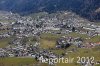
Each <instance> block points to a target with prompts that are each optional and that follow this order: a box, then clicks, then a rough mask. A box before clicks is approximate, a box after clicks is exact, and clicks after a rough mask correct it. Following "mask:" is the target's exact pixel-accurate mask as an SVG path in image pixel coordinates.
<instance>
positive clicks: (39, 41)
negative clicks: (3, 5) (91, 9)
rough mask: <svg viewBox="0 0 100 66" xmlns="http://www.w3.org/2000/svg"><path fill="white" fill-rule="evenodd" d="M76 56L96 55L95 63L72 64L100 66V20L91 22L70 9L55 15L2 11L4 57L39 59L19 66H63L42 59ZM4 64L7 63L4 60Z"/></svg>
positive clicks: (0, 47)
mask: <svg viewBox="0 0 100 66" xmlns="http://www.w3.org/2000/svg"><path fill="white" fill-rule="evenodd" d="M78 54H79V55H78ZM73 55H74V56H75V57H77V56H84V57H85V56H89V57H91V56H94V57H96V58H95V61H93V62H94V63H87V62H85V63H82V62H81V63H79V64H78V63H77V62H74V63H73V64H74V65H72V66H99V64H100V58H99V57H100V23H94V22H90V21H88V20H87V19H84V18H81V17H79V16H78V15H76V14H74V13H71V12H68V11H61V12H57V13H53V14H48V13H46V12H41V13H36V14H33V15H29V16H20V15H18V14H13V13H12V12H10V13H9V12H2V11H1V12H0V58H1V60H4V58H32V59H34V60H35V62H36V63H34V65H29V64H28V63H27V64H26V65H21V64H20V65H19V66H48V65H49V66H61V64H58V63H54V62H52V63H48V64H47V65H41V63H40V62H41V59H40V58H42V59H49V58H61V57H69V56H71V57H74V56H73ZM0 66H6V65H5V64H4V63H3V62H0ZM10 66H15V65H10ZM16 66H18V65H16ZM63 66H66V65H63ZM70 66H71V65H70Z"/></svg>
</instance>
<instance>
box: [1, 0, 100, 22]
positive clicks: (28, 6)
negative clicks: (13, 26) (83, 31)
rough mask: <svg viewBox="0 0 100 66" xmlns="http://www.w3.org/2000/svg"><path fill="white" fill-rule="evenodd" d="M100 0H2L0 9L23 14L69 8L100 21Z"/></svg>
mask: <svg viewBox="0 0 100 66" xmlns="http://www.w3.org/2000/svg"><path fill="white" fill-rule="evenodd" d="M99 8H100V0H0V10H5V11H12V12H17V13H20V14H22V15H25V14H30V13H34V12H40V11H46V12H49V13H52V12H56V11H64V10H69V11H72V12H75V13H77V14H79V15H80V16H82V17H85V18H87V19H89V20H92V21H95V20H96V21H100V11H99Z"/></svg>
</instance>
